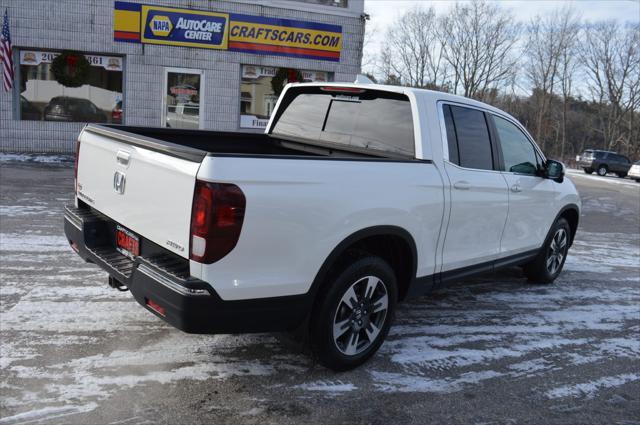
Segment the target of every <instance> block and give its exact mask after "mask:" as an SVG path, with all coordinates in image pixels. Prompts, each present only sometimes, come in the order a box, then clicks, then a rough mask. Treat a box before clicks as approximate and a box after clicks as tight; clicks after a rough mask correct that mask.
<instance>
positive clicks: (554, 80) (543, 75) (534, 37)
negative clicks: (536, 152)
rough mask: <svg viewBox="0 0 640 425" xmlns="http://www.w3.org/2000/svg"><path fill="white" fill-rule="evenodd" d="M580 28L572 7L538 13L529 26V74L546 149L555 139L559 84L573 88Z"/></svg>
mask: <svg viewBox="0 0 640 425" xmlns="http://www.w3.org/2000/svg"><path fill="white" fill-rule="evenodd" d="M577 30H578V20H577V18H576V16H575V12H574V11H573V10H572V9H570V8H563V9H560V10H558V11H556V12H555V13H550V14H547V15H546V16H542V17H541V16H535V17H534V18H533V19H532V20H531V22H530V23H529V25H528V26H527V35H528V37H527V43H526V45H525V58H526V68H525V74H526V77H527V79H528V80H529V82H530V84H531V87H532V89H533V91H534V92H535V94H536V96H535V99H536V101H537V109H536V119H535V138H536V140H537V141H538V143H540V145H541V147H542V148H543V149H544V148H545V146H546V145H547V144H548V143H549V142H551V140H550V134H552V133H553V129H552V128H550V127H549V125H548V121H549V109H550V107H551V101H552V99H553V96H554V94H555V88H556V85H557V84H558V83H559V84H560V86H561V88H562V89H563V94H565V92H566V91H567V90H568V89H570V79H569V77H570V74H571V72H572V66H571V65H572V56H571V52H570V51H569V49H571V48H572V46H573V43H574V42H575V37H576V33H577ZM567 94H568V93H567ZM555 133H556V135H557V134H558V133H561V131H560V129H558V128H556V129H555ZM556 140H557V137H556Z"/></svg>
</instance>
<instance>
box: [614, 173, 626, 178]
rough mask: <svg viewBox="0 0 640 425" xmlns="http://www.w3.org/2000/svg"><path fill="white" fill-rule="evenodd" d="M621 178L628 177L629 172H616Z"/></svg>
mask: <svg viewBox="0 0 640 425" xmlns="http://www.w3.org/2000/svg"><path fill="white" fill-rule="evenodd" d="M616 174H617V175H618V177H620V178H621V179H623V178H625V177H627V173H616Z"/></svg>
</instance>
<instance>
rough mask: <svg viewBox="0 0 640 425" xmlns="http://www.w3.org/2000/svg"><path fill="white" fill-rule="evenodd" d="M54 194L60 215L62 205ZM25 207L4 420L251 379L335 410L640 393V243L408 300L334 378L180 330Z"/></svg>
mask: <svg viewBox="0 0 640 425" xmlns="http://www.w3.org/2000/svg"><path fill="white" fill-rule="evenodd" d="M2 160H3V157H2V156H0V161H2ZM580 176H581V177H585V178H591V179H593V178H597V179H602V178H600V177H593V176H586V175H584V176H583V175H582V174H580ZM603 180H605V181H615V182H616V183H614V184H627V183H620V181H619V179H615V178H605V179H603ZM629 184H631V185H633V186H634V187H640V185H637V186H636V183H635V182H629ZM55 196H57V198H56V200H55V202H54V203H55V208H59V207H60V205H62V203H63V202H64V201H65V200H66V199H65V198H59V195H55ZM16 198H17V199H13V200H12V201H11V205H7V202H5V201H3V205H2V206H0V225H2V230H1V231H0V256H1V259H2V261H1V262H0V338H1V339H2V344H0V377H1V379H0V392H1V393H2V398H1V399H0V417H2V419H0V424H14V423H29V422H65V419H66V418H67V417H71V415H74V414H82V413H84V412H88V411H92V410H94V409H96V408H97V407H98V406H100V405H101V403H103V402H106V401H107V400H109V399H110V398H112V397H114V396H116V395H118V394H121V393H122V392H123V391H125V390H132V391H138V390H143V389H145V388H146V387H150V386H158V385H165V386H175V385H180V384H184V383H185V382H186V383H191V384H196V383H202V382H208V381H213V382H217V383H220V382H235V381H237V380H243V379H246V380H248V381H246V382H249V385H250V386H252V387H255V388H257V391H258V392H259V393H260V394H262V395H261V397H265V398H267V397H275V398H283V397H284V398H286V397H293V398H303V399H308V398H318V397H326V398H328V399H329V400H331V401H333V399H334V398H335V399H338V398H344V397H351V396H353V395H354V394H364V395H365V396H366V394H369V393H375V394H379V395H381V396H382V397H386V396H387V395H389V394H410V393H417V394H420V393H431V394H433V395H442V394H445V395H446V394H453V393H457V392H460V391H465V390H471V391H473V392H475V393H482V392H485V391H486V390H487V387H488V386H490V385H493V386H504V385H508V384H509V383H511V382H517V383H524V386H527V385H528V386H531V387H535V388H532V391H535V392H536V393H538V394H540V397H543V398H544V399H546V400H561V401H562V400H579V399H583V398H586V399H589V398H596V397H598V396H599V395H600V394H601V393H603V392H606V391H611V390H616V389H620V388H623V387H624V386H625V385H629V384H633V383H635V384H637V383H638V381H640V375H639V374H638V373H637V371H638V370H640V367H639V366H640V365H639V364H638V359H640V341H639V339H638V338H637V336H638V335H639V334H640V307H639V306H640V290H639V284H640V235H639V234H638V233H637V232H636V233H628V234H627V233H595V232H586V231H580V232H579V233H578V237H577V240H576V241H575V244H574V246H573V248H572V249H571V251H570V253H569V257H568V260H567V263H566V266H565V271H564V272H563V274H562V275H561V277H560V278H559V279H558V281H557V282H556V283H555V284H554V285H546V286H537V285H527V284H526V283H525V282H524V279H523V278H522V275H521V274H519V273H518V271H517V270H516V271H510V272H507V273H505V274H500V275H496V276H488V277H483V278H480V279H478V280H477V281H474V283H473V284H472V285H469V284H467V285H463V286H454V287H452V288H449V289H446V290H441V291H438V292H437V293H436V294H434V296H432V297H429V298H421V299H419V300H416V301H412V302H409V303H405V304H402V305H401V306H400V307H399V311H398V313H397V318H396V322H395V325H394V327H393V328H392V329H391V332H390V334H389V337H388V340H387V342H386V343H385V344H384V345H383V346H382V347H381V349H380V352H379V353H378V355H377V356H376V357H375V358H374V359H372V361H371V362H369V363H368V364H367V365H366V367H364V368H360V369H358V370H357V371H354V372H351V373H345V374H340V375H336V374H333V373H331V372H328V371H326V370H324V369H322V368H319V367H318V366H316V365H315V364H314V362H313V361H312V360H311V359H310V358H309V357H308V356H307V355H306V353H301V352H299V351H296V350H293V349H291V347H287V346H286V345H285V344H283V343H282V341H281V339H280V338H279V337H278V336H277V335H272V334H257V335H218V336H207V335H189V334H185V333H182V332H180V331H178V330H175V329H173V328H171V327H170V326H169V325H167V324H165V323H164V322H162V321H161V320H159V319H158V318H156V317H155V316H154V315H152V314H151V313H149V312H148V311H146V310H145V309H144V308H143V307H141V306H139V305H138V304H137V303H136V302H135V301H134V300H132V297H131V296H130V294H128V293H120V292H116V291H114V290H112V289H109V288H108V287H107V286H106V274H105V273H104V272H102V271H100V270H99V269H98V268H97V267H96V266H94V265H90V264H85V263H84V262H82V261H81V260H80V259H79V258H78V257H77V256H76V255H75V253H73V252H72V250H71V249H70V248H69V245H68V242H67V241H66V239H65V238H64V236H63V235H62V231H61V224H60V216H59V212H58V213H57V215H56V214H51V213H50V211H56V210H55V209H52V208H49V207H48V206H47V205H44V204H38V203H37V202H38V201H37V199H38V196H37V195H33V194H26V193H23V194H19V196H16ZM58 198H59V199H58ZM611 205H615V199H607V197H606V196H603V197H600V198H598V199H597V200H593V201H589V202H586V203H585V211H586V212H587V213H588V212H589V211H594V210H597V211H600V210H602V208H605V209H606V208H609V213H610V214H612V215H613V216H614V217H616V209H615V208H614V207H612V206H611ZM630 213H633V212H629V211H624V213H621V214H622V216H628V214H630ZM21 217H22V218H24V222H25V223H29V224H28V226H29V228H28V229H26V231H24V232H22V233H20V232H19V231H18V230H17V229H16V228H13V227H12V228H7V226H6V224H4V223H6V220H8V221H11V220H14V222H15V220H18V219H20V218H21ZM1 220H5V222H4V223H3V222H2V221H1ZM47 226H48V227H47ZM625 365H626V366H625ZM628 365H632V367H629V366H628ZM634 365H635V368H633V366H634ZM605 366H606V367H605ZM630 369H631V370H630ZM529 383H531V384H529ZM494 388H495V387H494ZM261 409H262V408H261V407H255V406H254V407H251V408H247V409H246V410H245V411H244V413H243V414H244V415H246V416H255V415H260V414H261V412H262V410H261Z"/></svg>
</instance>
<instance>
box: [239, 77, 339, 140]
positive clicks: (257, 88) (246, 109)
mask: <svg viewBox="0 0 640 425" xmlns="http://www.w3.org/2000/svg"><path fill="white" fill-rule="evenodd" d="M328 74H329V73H328V72H324V71H301V70H295V69H287V68H274V67H269V66H255V65H243V66H242V83H241V84H240V128H257V129H265V128H266V127H267V124H268V122H269V117H270V116H271V113H272V112H273V110H274V108H275V106H276V102H277V101H278V95H279V93H276V92H275V90H274V86H276V85H280V84H286V83H287V82H289V79H290V78H293V79H294V80H295V79H296V78H298V79H299V80H297V81H304V82H315V81H320V82H324V81H328V80H329V75H328ZM279 80H282V81H279ZM275 82H279V83H280V84H274V83H275Z"/></svg>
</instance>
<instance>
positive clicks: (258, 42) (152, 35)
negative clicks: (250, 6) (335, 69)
mask: <svg viewBox="0 0 640 425" xmlns="http://www.w3.org/2000/svg"><path fill="white" fill-rule="evenodd" d="M113 21H114V26H113V30H114V31H113V38H114V40H115V41H125V42H130V43H149V44H168V45H171V46H186V47H201V48H207V49H222V50H230V51H235V52H246V53H255V54H262V55H277V56H287V57H298V58H308V59H320V60H329V61H334V62H338V61H340V52H341V50H342V27H341V26H339V25H332V24H324V23H319V22H308V21H297V20H293V19H280V18H267V17H264V16H252V15H241V14H235V13H234V14H227V13H219V12H208V11H200V10H192V9H177V8H173V7H161V6H149V5H145V4H140V3H133V2H124V1H116V2H115V5H114V19H113Z"/></svg>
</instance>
